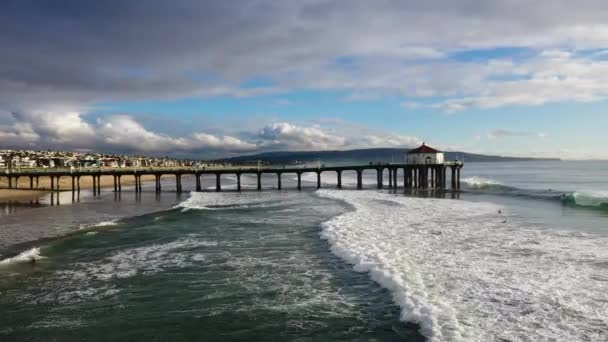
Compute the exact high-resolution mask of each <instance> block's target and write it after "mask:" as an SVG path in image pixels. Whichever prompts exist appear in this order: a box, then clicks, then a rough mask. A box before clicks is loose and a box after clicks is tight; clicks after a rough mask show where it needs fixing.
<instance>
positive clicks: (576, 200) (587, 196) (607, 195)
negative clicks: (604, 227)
mask: <svg viewBox="0 0 608 342" xmlns="http://www.w3.org/2000/svg"><path fill="white" fill-rule="evenodd" d="M562 202H563V203H564V204H569V205H574V206H579V207H592V208H601V209H608V192H604V191H581V192H578V191H577V192H573V193H570V194H565V195H564V196H563V197H562Z"/></svg>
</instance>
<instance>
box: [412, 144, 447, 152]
mask: <svg viewBox="0 0 608 342" xmlns="http://www.w3.org/2000/svg"><path fill="white" fill-rule="evenodd" d="M408 153H409V154H411V153H441V151H438V150H436V149H434V148H432V147H428V146H426V145H425V144H424V143H422V145H421V146H420V147H418V148H415V149H413V150H410V151H409V152H408Z"/></svg>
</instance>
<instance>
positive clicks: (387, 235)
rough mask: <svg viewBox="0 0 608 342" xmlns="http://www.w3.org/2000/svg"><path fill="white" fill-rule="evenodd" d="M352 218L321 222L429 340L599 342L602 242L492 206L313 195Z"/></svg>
mask: <svg viewBox="0 0 608 342" xmlns="http://www.w3.org/2000/svg"><path fill="white" fill-rule="evenodd" d="M318 194H319V195H321V196H323V197H328V198H333V199H337V200H342V201H346V202H348V203H350V204H351V205H352V206H353V207H354V211H352V212H349V213H346V214H343V215H340V216H338V217H335V218H333V219H331V220H330V221H327V222H325V223H324V224H323V230H322V232H321V236H322V237H323V238H324V239H327V240H328V241H329V243H330V244H331V249H332V251H333V252H334V253H335V254H336V255H338V256H339V257H341V258H343V259H344V260H346V261H348V262H350V263H352V264H353V265H354V267H355V269H356V270H358V271H362V272H368V273H369V274H370V276H371V277H372V278H373V279H374V280H375V281H376V282H378V283H379V284H381V285H382V286H384V287H386V288H387V289H389V290H390V291H391V292H392V294H393V297H394V300H395V302H396V303H397V304H399V305H400V306H401V307H402V315H401V318H402V319H403V320H404V321H409V322H415V323H417V324H419V325H420V326H421V333H422V334H424V335H425V336H426V337H427V338H428V339H429V340H430V341H496V340H508V341H555V340H560V341H605V340H607V339H608V267H607V266H606V265H608V250H607V249H606V248H605V246H606V245H607V244H608V238H606V237H603V236H596V235H589V234H583V233H577V232H562V231H559V230H546V229H545V230H542V229H540V228H535V227H532V226H529V225H527V224H524V223H521V222H516V221H515V220H516V218H514V217H509V216H507V215H505V214H498V210H499V209H501V208H500V207H498V206H497V205H494V204H490V203H472V202H466V201H455V200H444V199H420V198H411V197H403V196H395V195H390V194H387V193H381V192H369V191H334V190H320V191H318Z"/></svg>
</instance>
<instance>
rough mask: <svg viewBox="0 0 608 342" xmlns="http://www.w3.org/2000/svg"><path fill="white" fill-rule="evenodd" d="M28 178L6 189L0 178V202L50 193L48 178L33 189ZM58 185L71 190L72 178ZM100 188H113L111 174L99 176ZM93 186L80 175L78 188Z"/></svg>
mask: <svg viewBox="0 0 608 342" xmlns="http://www.w3.org/2000/svg"><path fill="white" fill-rule="evenodd" d="M141 180H142V183H146V182H151V181H154V180H155V178H154V176H153V175H143V176H142V177H141ZM121 184H122V185H133V184H135V179H128V178H127V179H123V180H122V181H121ZM29 186H30V184H29V179H26V178H25V177H24V178H22V179H20V180H19V182H18V183H17V189H8V184H7V180H6V179H2V180H0V203H14V202H17V203H28V202H31V201H37V200H40V199H41V198H42V197H44V196H46V195H48V194H50V193H51V191H50V190H49V188H50V187H51V181H50V179H48V178H46V177H44V178H42V179H40V183H39V188H38V189H35V190H30V189H29ZM57 186H58V191H59V192H61V191H72V180H71V179H69V178H63V179H60V181H59V184H58V185H57ZM100 186H101V188H104V189H107V188H113V187H114V179H113V177H112V176H101V181H100ZM92 188H93V180H92V178H91V177H82V178H81V179H80V189H81V190H89V189H92Z"/></svg>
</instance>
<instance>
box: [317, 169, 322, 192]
mask: <svg viewBox="0 0 608 342" xmlns="http://www.w3.org/2000/svg"><path fill="white" fill-rule="evenodd" d="M317 189H321V172H319V171H317Z"/></svg>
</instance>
